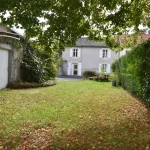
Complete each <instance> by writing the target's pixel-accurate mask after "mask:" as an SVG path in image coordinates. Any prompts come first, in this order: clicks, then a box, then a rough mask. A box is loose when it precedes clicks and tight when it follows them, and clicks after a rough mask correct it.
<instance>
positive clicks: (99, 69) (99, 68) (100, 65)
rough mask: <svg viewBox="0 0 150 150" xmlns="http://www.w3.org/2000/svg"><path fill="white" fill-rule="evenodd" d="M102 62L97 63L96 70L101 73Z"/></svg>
mask: <svg viewBox="0 0 150 150" xmlns="http://www.w3.org/2000/svg"><path fill="white" fill-rule="evenodd" d="M101 68H102V64H99V67H98V72H99V73H101Z"/></svg>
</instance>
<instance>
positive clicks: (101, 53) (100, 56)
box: [99, 49, 103, 58]
mask: <svg viewBox="0 0 150 150" xmlns="http://www.w3.org/2000/svg"><path fill="white" fill-rule="evenodd" d="M102 55H103V50H102V49H100V50H99V58H102Z"/></svg>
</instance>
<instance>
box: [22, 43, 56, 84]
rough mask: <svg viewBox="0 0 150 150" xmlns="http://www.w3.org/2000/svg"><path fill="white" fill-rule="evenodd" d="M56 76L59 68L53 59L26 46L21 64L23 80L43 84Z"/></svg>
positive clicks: (28, 45)
mask: <svg viewBox="0 0 150 150" xmlns="http://www.w3.org/2000/svg"><path fill="white" fill-rule="evenodd" d="M56 74H57V68H56V65H55V64H54V60H53V57H52V56H51V55H50V54H48V53H44V52H39V51H38V50H36V49H33V48H32V47H31V46H30V44H26V47H25V49H24V51H23V60H22V63H21V79H22V80H23V81H24V82H35V83H43V82H45V81H47V80H49V79H50V78H54V77H55V76H56Z"/></svg>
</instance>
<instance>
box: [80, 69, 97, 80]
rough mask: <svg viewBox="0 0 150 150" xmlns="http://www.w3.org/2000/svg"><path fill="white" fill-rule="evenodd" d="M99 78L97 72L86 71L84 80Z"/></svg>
mask: <svg viewBox="0 0 150 150" xmlns="http://www.w3.org/2000/svg"><path fill="white" fill-rule="evenodd" d="M93 76H97V72H96V71H93V70H85V71H84V72H83V78H85V79H88V78H89V77H93Z"/></svg>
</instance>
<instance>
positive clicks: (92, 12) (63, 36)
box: [0, 0, 150, 51]
mask: <svg viewBox="0 0 150 150" xmlns="http://www.w3.org/2000/svg"><path fill="white" fill-rule="evenodd" d="M8 12H9V14H10V15H9V16H7V17H6V14H7V13H8ZM0 18H1V21H2V24H5V25H7V26H9V27H12V26H13V25H14V26H16V27H21V28H23V29H25V34H26V38H27V39H29V38H31V37H36V38H37V41H36V42H37V43H38V44H39V45H40V46H41V47H43V49H45V50H50V51H53V50H54V49H63V47H64V45H73V44H75V42H76V40H77V39H78V38H79V37H81V36H83V35H87V36H88V37H89V38H90V39H92V40H95V41H99V40H101V39H102V38H103V37H105V40H106V44H107V45H108V46H110V47H115V46H117V45H114V44H113V43H115V42H110V41H111V40H110V39H112V37H113V36H114V35H121V34H123V33H126V32H129V30H131V29H133V30H134V31H135V32H138V31H139V25H143V26H146V27H150V0H38V1H35V0H1V6H0Z"/></svg>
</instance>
